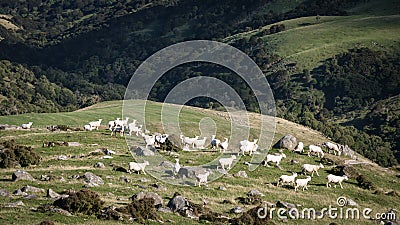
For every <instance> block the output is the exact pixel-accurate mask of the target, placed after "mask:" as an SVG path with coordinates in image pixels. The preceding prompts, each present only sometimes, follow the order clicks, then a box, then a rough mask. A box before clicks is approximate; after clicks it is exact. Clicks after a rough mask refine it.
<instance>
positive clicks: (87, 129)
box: [83, 124, 94, 131]
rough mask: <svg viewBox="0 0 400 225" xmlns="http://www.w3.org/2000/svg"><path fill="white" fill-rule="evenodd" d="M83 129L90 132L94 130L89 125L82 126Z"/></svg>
mask: <svg viewBox="0 0 400 225" xmlns="http://www.w3.org/2000/svg"><path fill="white" fill-rule="evenodd" d="M83 129H84V130H85V131H92V130H93V129H94V127H92V126H90V125H89V124H86V125H85V126H83Z"/></svg>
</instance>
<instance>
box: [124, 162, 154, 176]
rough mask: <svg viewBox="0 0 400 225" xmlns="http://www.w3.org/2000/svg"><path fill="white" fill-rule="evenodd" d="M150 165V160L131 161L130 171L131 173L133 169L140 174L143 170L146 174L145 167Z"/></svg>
mask: <svg viewBox="0 0 400 225" xmlns="http://www.w3.org/2000/svg"><path fill="white" fill-rule="evenodd" d="M148 165H149V162H148V161H144V162H143V163H137V162H130V163H129V173H131V172H132V171H135V172H137V173H138V174H139V173H140V171H142V172H143V173H144V174H146V172H145V171H144V169H145V168H146V166H148Z"/></svg>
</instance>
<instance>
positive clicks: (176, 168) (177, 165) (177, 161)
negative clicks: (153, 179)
mask: <svg viewBox="0 0 400 225" xmlns="http://www.w3.org/2000/svg"><path fill="white" fill-rule="evenodd" d="M180 169H181V165H180V164H179V159H175V165H174V171H173V172H174V174H175V175H176V174H178V172H179V170H180Z"/></svg>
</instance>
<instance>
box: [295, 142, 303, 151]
mask: <svg viewBox="0 0 400 225" xmlns="http://www.w3.org/2000/svg"><path fill="white" fill-rule="evenodd" d="M293 151H294V152H299V153H302V152H303V151H304V144H303V142H301V141H300V142H299V143H298V144H297V146H296V148H295V149H294V150H293Z"/></svg>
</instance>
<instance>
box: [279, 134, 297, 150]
mask: <svg viewBox="0 0 400 225" xmlns="http://www.w3.org/2000/svg"><path fill="white" fill-rule="evenodd" d="M296 146H297V139H296V138H295V137H294V136H293V135H291V134H287V135H285V136H283V137H282V138H281V139H280V140H279V141H278V142H277V143H276V144H275V146H274V147H278V148H285V149H288V150H294V149H295V148H296Z"/></svg>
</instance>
